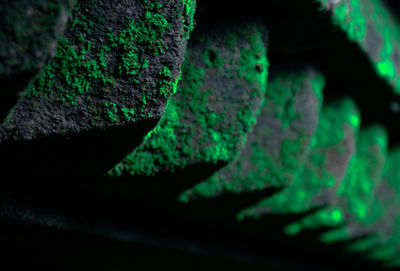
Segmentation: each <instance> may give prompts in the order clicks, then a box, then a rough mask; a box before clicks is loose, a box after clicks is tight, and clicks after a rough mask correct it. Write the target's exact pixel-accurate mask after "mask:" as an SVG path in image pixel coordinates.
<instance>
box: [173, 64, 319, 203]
mask: <svg viewBox="0 0 400 271" xmlns="http://www.w3.org/2000/svg"><path fill="white" fill-rule="evenodd" d="M310 86H311V88H310V89H308V87H310ZM323 86H324V80H323V77H322V76H321V75H319V74H314V73H313V72H300V73H297V74H284V75H281V76H279V77H277V78H275V79H274V80H273V81H272V82H271V83H270V84H269V86H268V91H267V94H266V98H265V101H264V104H263V107H262V109H261V113H260V115H259V118H258V123H257V125H256V126H255V127H254V128H253V131H252V132H251V133H250V134H249V136H248V137H247V142H246V146H245V148H244V150H243V151H242V153H241V155H240V156H239V157H238V158H237V159H236V160H235V161H234V162H233V163H231V164H229V165H228V166H226V167H225V168H223V169H222V170H220V171H219V172H217V173H216V174H214V175H213V176H212V177H211V178H209V179H208V180H206V181H204V182H202V183H199V184H197V185H196V186H195V187H193V188H192V189H189V190H187V191H185V192H184V193H183V194H182V195H181V196H180V200H181V201H184V202H187V201H189V200H190V199H193V198H195V197H199V196H201V197H214V196H218V195H220V194H222V193H226V192H233V193H240V192H243V191H253V190H259V189H263V188H265V187H267V186H275V187H279V186H281V185H283V184H286V183H287V182H288V180H289V179H290V177H288V176H294V175H295V174H296V173H297V171H298V169H299V166H300V163H301V162H300V161H301V156H302V155H301V154H303V153H304V152H305V150H306V148H307V147H308V143H309V142H310V140H309V139H310V138H311V136H312V134H313V132H314V131H311V134H310V135H309V136H308V140H307V136H306V135H302V134H301V133H300V132H299V133H300V134H301V135H297V136H298V137H297V138H296V139H294V138H293V136H292V137H290V136H289V135H286V138H285V137H284V138H283V140H282V141H281V148H280V150H279V149H278V150H276V151H277V152H278V154H275V153H271V152H272V151H273V150H272V149H270V148H271V147H273V146H269V145H265V143H266V142H271V138H270V137H276V134H277V133H279V131H272V130H270V129H269V128H268V127H269V125H272V126H276V125H274V124H271V123H270V119H273V120H274V122H277V123H278V124H279V127H280V129H281V130H283V131H285V130H287V129H288V126H289V125H290V124H292V123H293V122H295V121H296V120H298V119H299V118H301V114H300V111H297V108H296V99H297V100H298V97H299V96H298V95H304V92H305V89H307V90H308V91H309V92H311V93H312V94H311V95H310V94H309V93H307V94H308V95H310V96H311V97H310V99H308V98H309V97H308V96H306V97H307V100H308V101H310V100H312V99H314V100H318V102H316V103H317V104H318V105H316V106H315V108H314V109H315V111H313V112H310V114H312V115H313V116H315V115H318V112H319V105H320V104H321V99H322V97H321V93H322V88H323ZM296 94H297V95H296ZM307 120H308V121H310V120H309V119H307ZM311 122H312V120H311ZM316 122H317V120H315V123H316ZM292 128H293V127H292ZM282 133H283V132H282ZM303 136H304V137H303ZM272 144H273V145H274V143H272ZM299 153H300V155H299ZM294 157H295V158H294ZM299 157H300V159H296V158H299ZM280 158H281V159H280Z"/></svg>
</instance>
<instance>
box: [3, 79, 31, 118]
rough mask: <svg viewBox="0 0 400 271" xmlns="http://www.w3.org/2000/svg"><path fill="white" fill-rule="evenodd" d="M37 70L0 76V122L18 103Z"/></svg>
mask: <svg viewBox="0 0 400 271" xmlns="http://www.w3.org/2000/svg"><path fill="white" fill-rule="evenodd" d="M35 75H36V71H31V72H25V73H21V74H15V75H1V76H0V86H1V87H0V89H1V91H0V124H1V123H2V122H3V120H4V118H5V117H6V116H7V115H8V113H9V112H10V109H11V108H13V106H14V105H15V104H16V103H17V101H18V97H19V95H20V93H21V92H22V91H23V90H24V89H25V88H26V86H28V84H29V82H30V80H31V79H32V78H33V77H34V76H35Z"/></svg>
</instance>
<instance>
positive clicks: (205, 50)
mask: <svg viewBox="0 0 400 271" xmlns="http://www.w3.org/2000/svg"><path fill="white" fill-rule="evenodd" d="M265 35H266V33H265V29H263V28H262V27H260V25H259V24H257V23H248V24H241V23H238V24H237V25H233V26H229V27H218V26H216V27H214V29H212V30H211V29H207V32H202V31H201V29H200V30H199V31H198V32H197V33H196V35H194V34H193V36H194V37H192V38H191V40H190V44H189V46H188V51H187V54H186V60H185V62H184V64H183V68H182V80H181V81H180V83H179V87H178V92H177V94H176V95H175V96H174V97H173V98H171V100H170V101H169V102H168V105H167V108H166V111H165V114H164V116H163V118H162V119H161V121H160V122H159V124H158V126H157V127H156V128H155V129H154V130H153V131H152V132H150V133H149V134H148V135H147V137H146V141H145V142H144V143H143V144H142V145H141V146H140V147H138V148H137V149H136V150H134V151H133V152H132V153H131V154H129V155H128V156H127V157H126V158H125V159H124V160H123V161H122V162H121V163H119V164H118V165H116V166H115V167H114V169H112V171H111V172H110V174H111V175H114V176H121V175H146V176H152V175H155V174H157V173H159V172H174V171H176V170H178V169H183V168H185V167H187V166H190V165H196V164H199V163H211V164H217V163H219V162H228V161H232V160H233V159H234V158H235V157H236V156H237V154H238V153H239V151H240V149H241V148H242V147H243V143H244V141H245V139H246V136H247V134H248V132H249V131H250V130H251V127H252V126H253V125H254V124H255V121H256V116H257V114H258V112H259V109H260V106H261V103H262V101H263V99H264V95H265V90H266V81H267V68H268V61H267V58H266V49H265V44H264V39H265Z"/></svg>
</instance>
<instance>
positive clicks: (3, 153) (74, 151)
mask: <svg viewBox="0 0 400 271" xmlns="http://www.w3.org/2000/svg"><path fill="white" fill-rule="evenodd" d="M156 123H157V121H156V120H153V121H148V122H143V123H135V124H134V125H132V126H133V127H132V126H125V127H116V128H110V129H107V130H98V131H91V132H88V133H80V134H78V135H71V136H53V137H46V138H43V139H35V140H27V141H15V142H10V143H4V144H1V145H0V176H1V177H0V178H1V179H2V180H4V179H6V178H7V177H9V178H11V179H23V178H28V179H30V178H34V177H39V176H40V177H45V176H54V177H57V179H58V178H60V179H62V178H63V177H65V176H102V175H103V174H104V173H105V172H107V170H108V169H110V168H112V167H113V166H114V165H115V164H117V163H118V162H119V161H121V160H122V159H123V158H124V157H125V155H127V154H128V153H130V152H131V151H132V150H133V149H134V148H135V147H137V146H138V145H139V144H140V143H141V142H142V139H143V137H144V135H146V133H148V132H149V131H150V130H151V129H153V128H154V126H155V125H156Z"/></svg>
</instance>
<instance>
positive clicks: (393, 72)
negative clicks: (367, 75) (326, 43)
mask: <svg viewBox="0 0 400 271" xmlns="http://www.w3.org/2000/svg"><path fill="white" fill-rule="evenodd" d="M316 1H317V2H319V3H320V4H321V5H322V6H323V7H324V8H326V9H330V10H331V12H332V20H333V23H334V24H336V25H338V26H339V27H340V28H341V29H342V30H343V31H344V32H346V33H347V35H348V37H349V39H350V40H352V41H354V42H356V43H358V45H359V46H360V47H361V49H362V50H363V51H364V52H365V53H366V54H367V55H368V57H369V58H370V60H371V62H372V63H373V65H374V67H375V70H376V71H377V73H378V74H379V75H380V76H382V77H383V78H385V79H386V80H387V81H388V82H389V83H390V84H391V85H392V86H393V88H394V90H395V92H397V93H398V94H400V24H399V22H398V21H397V19H396V18H395V16H394V15H393V14H392V13H391V11H390V10H389V9H388V8H387V6H386V4H385V3H384V2H385V1H381V0H368V1H364V0H341V1H336V2H335V3H333V2H332V1H329V0H316Z"/></svg>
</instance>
